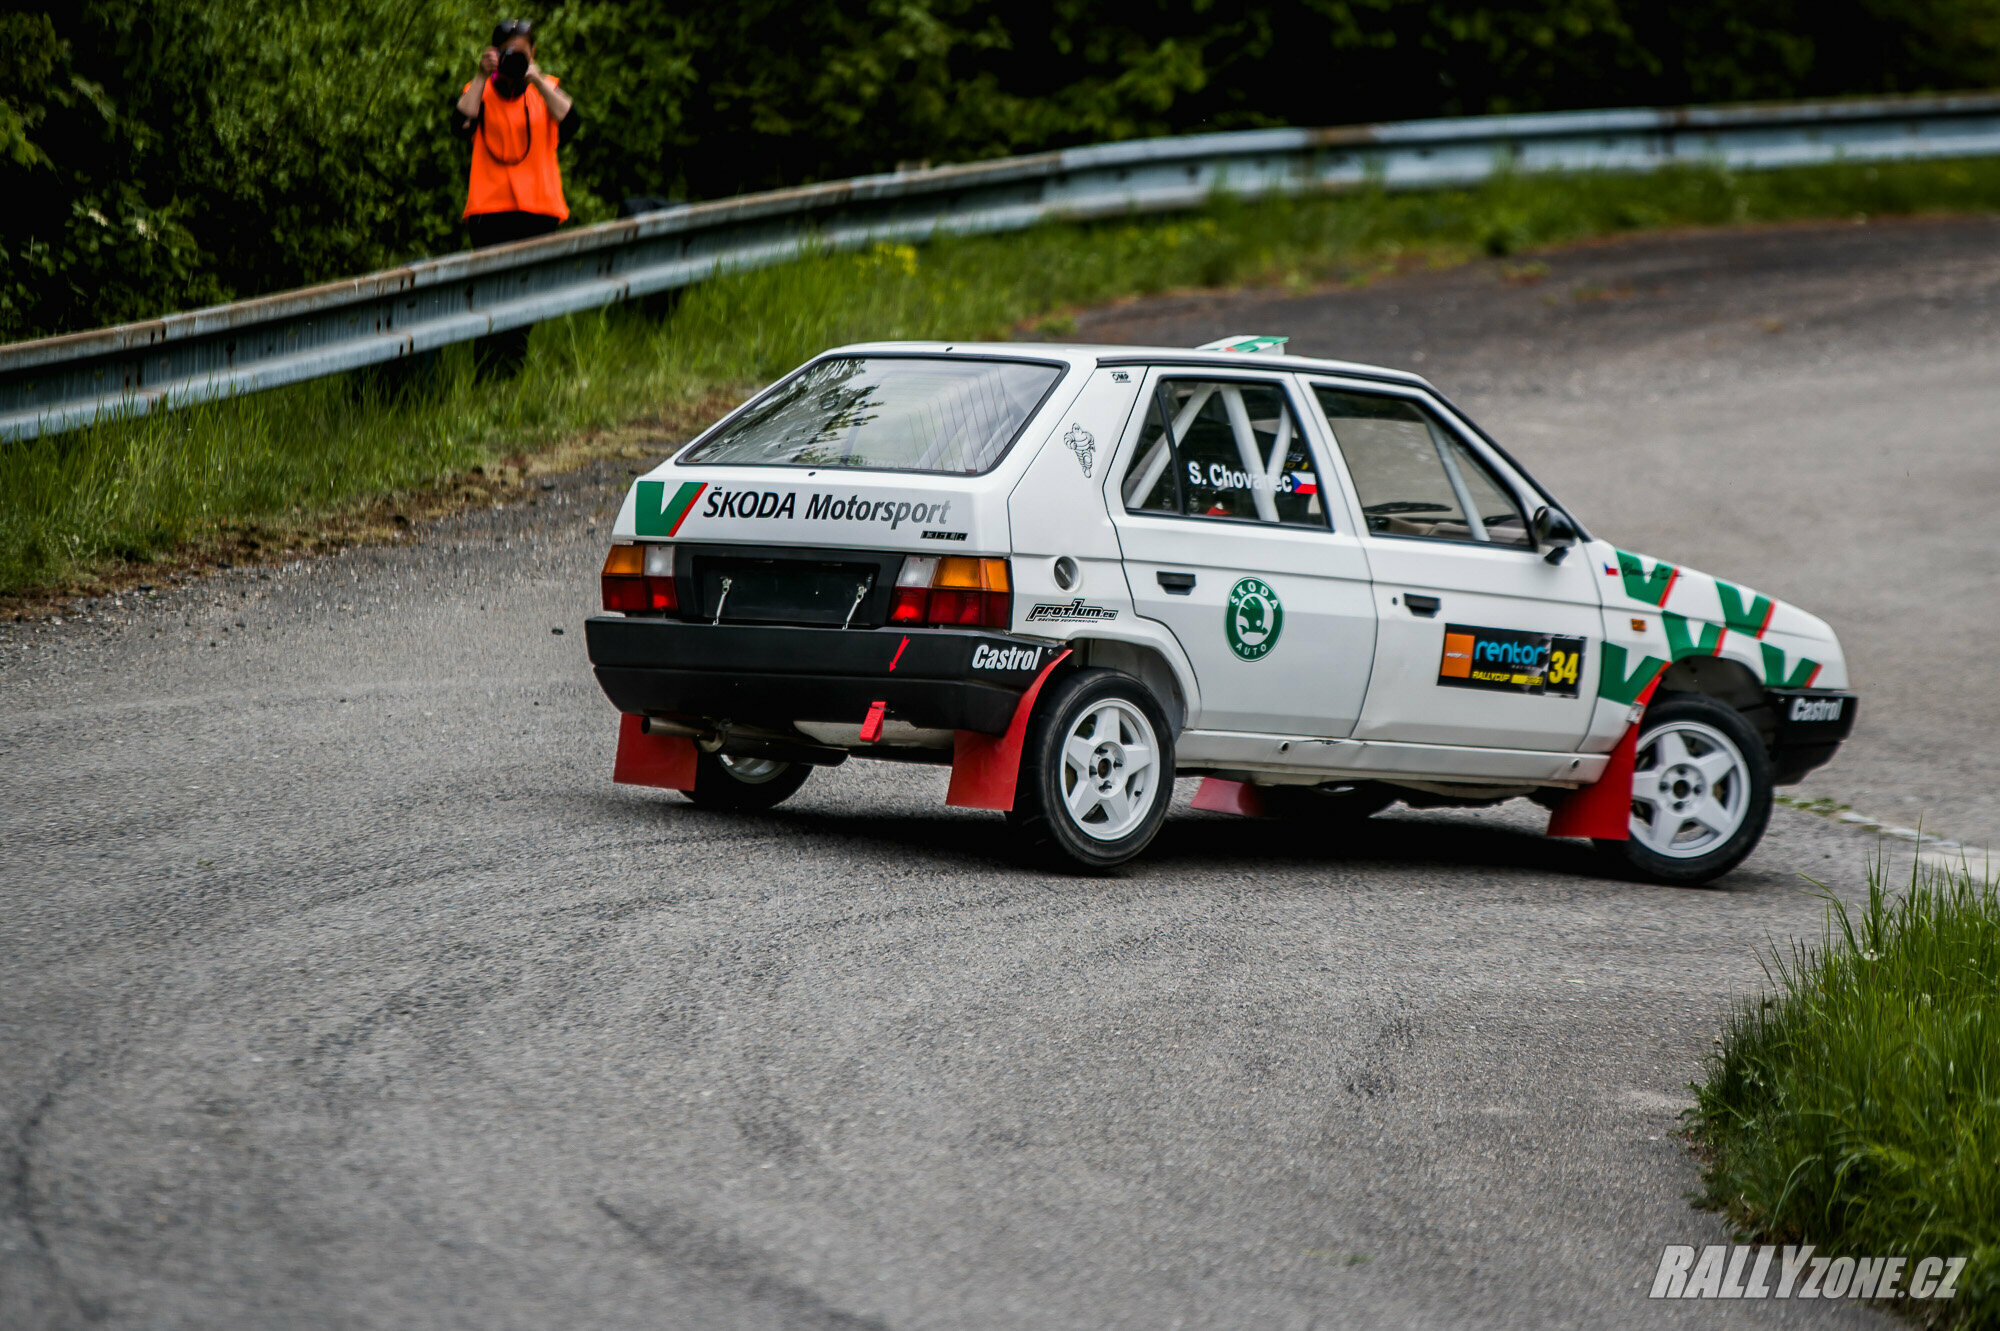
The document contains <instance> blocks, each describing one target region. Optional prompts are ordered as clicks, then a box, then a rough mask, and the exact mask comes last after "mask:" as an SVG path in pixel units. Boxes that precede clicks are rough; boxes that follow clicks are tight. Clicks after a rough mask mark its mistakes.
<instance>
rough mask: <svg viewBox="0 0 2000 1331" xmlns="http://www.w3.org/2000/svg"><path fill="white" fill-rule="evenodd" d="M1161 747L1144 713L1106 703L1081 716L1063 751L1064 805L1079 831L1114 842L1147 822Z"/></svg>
mask: <svg viewBox="0 0 2000 1331" xmlns="http://www.w3.org/2000/svg"><path fill="white" fill-rule="evenodd" d="M1159 759H1160V745H1159V741H1158V739H1157V738H1155V736H1154V734H1153V725H1152V722H1150V721H1148V720H1147V719H1146V715H1145V713H1144V712H1142V711H1140V710H1139V709H1138V708H1137V707H1136V706H1134V705H1133V704H1131V703H1129V702H1126V701H1125V700H1124V699H1122V698H1107V699H1105V700H1103V701H1102V702H1099V703H1098V704H1097V705H1096V706H1095V707H1092V708H1090V709H1089V710H1088V711H1086V712H1084V713H1083V714H1082V715H1081V716H1079V717H1078V718H1077V720H1076V724H1075V725H1074V726H1072V727H1071V728H1070V732H1069V735H1068V736H1067V737H1066V738H1065V739H1064V740H1063V747H1062V800H1063V807H1064V809H1065V810H1067V811H1068V813H1069V817H1070V821H1071V822H1073V823H1075V824H1076V827H1077V830H1078V831H1080V832H1082V833H1083V834H1084V835H1085V836H1087V837H1090V838H1091V839H1092V840H1094V841H1116V840H1118V839H1119V838H1120V837H1123V836H1126V835H1128V834H1129V833H1130V832H1131V831H1132V829H1134V828H1135V827H1137V826H1139V824H1140V823H1142V822H1144V821H1145V820H1146V816H1147V814H1149V813H1150V812H1151V811H1152V807H1153V791H1154V787H1155V785H1156V784H1157V783H1158V781H1159V780H1160V761H1159Z"/></svg>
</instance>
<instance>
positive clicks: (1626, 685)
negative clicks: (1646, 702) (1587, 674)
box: [1597, 642, 1667, 703]
mask: <svg viewBox="0 0 2000 1331" xmlns="http://www.w3.org/2000/svg"><path fill="white" fill-rule="evenodd" d="M1666 668H1667V663H1666V662H1665V661H1662V660H1661V659H1660V658H1659V657H1657V656H1642V657H1640V658H1639V665H1638V667H1637V668H1636V669H1635V670H1633V671H1632V673H1631V674H1629V675H1628V674H1626V673H1625V649H1624V648H1623V647H1620V646H1619V645H1618V644H1617V643H1615V642H1607V643H1605V644H1604V666H1603V668H1602V669H1600V670H1599V671H1598V674H1597V696H1598V697H1600V698H1609V699H1610V700H1611V701H1613V702H1618V703H1630V702H1637V701H1638V700H1639V695H1640V694H1642V693H1644V692H1645V691H1646V686H1647V685H1648V684H1651V683H1652V682H1653V678H1654V676H1656V675H1658V674H1659V673H1660V672H1661V671H1662V670H1665V669H1666Z"/></svg>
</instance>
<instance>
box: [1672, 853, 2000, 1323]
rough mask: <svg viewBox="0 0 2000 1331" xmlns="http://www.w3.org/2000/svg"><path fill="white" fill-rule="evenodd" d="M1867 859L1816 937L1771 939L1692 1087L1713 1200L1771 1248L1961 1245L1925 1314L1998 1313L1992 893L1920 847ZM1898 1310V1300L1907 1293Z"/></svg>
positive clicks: (1997, 1053) (1999, 1065)
mask: <svg viewBox="0 0 2000 1331" xmlns="http://www.w3.org/2000/svg"><path fill="white" fill-rule="evenodd" d="M1884 872H1885V870H1884V865H1883V863H1882V861H1881V860H1879V859H1878V860H1876V861H1875V862H1874V863H1873V864H1872V865H1871V866H1870V870H1869V882H1868V901H1867V904H1866V905H1865V906H1863V907H1862V908H1861V909H1860V911H1859V912H1858V914H1857V913H1855V912H1851V911H1850V910H1849V909H1848V908H1847V906H1846V905H1845V903H1842V902H1840V901H1838V900H1834V901H1832V903H1831V904H1830V905H1829V907H1828V911H1827V924H1826V929H1825V933H1824V936H1823V937H1822V939H1821V940H1820V943H1819V945H1818V946H1817V947H1807V946H1805V945H1804V944H1794V945H1793V946H1792V948H1791V949H1790V951H1789V953H1781V952H1778V951H1777V950H1776V949H1773V952H1772V954H1771V956H1770V958H1769V959H1768V961H1767V962H1766V970H1767V972H1768V975H1769V978H1770V986H1769V989H1770V992H1768V993H1767V994H1765V995H1764V996H1763V997H1761V998H1759V999H1758V1000H1756V1001H1755V1002H1753V1003H1750V1004H1746V1005H1745V1006H1744V1007H1743V1008H1742V1009H1741V1010H1739V1011H1738V1012H1737V1013H1736V1015H1735V1016H1734V1017H1733V1018H1732V1020H1731V1021H1730V1023H1729V1028H1728V1031H1727V1032H1726V1034H1725V1035H1724V1037H1723V1039H1722V1042H1721V1046H1720V1048H1719V1049H1718V1051H1717V1052H1716V1053H1714V1054H1713V1055H1711V1057H1710V1059H1709V1066H1708V1068H1707V1075H1706V1080H1705V1082H1704V1084H1702V1085H1700V1086H1698V1087H1697V1088H1696V1104H1695V1108H1694V1110H1693V1111H1692V1128H1693V1135H1694V1137H1695V1139H1696V1140H1697V1142H1699V1143H1700V1144H1701V1146H1702V1147H1703V1148H1704V1151H1705V1153H1706V1155H1707V1159H1708V1164H1707V1168H1706V1170H1705V1172H1704V1181H1705V1183H1706V1185H1707V1201H1708V1204H1710V1205H1712V1206H1714V1207H1716V1208H1717V1209H1720V1210H1722V1211H1724V1212H1726V1213H1727V1214H1728V1215H1729V1216H1730V1218H1731V1219H1732V1220H1734V1221H1735V1222H1736V1224H1737V1225H1738V1226H1739V1227H1740V1228H1741V1229H1743V1230H1744V1231H1745V1232H1746V1233H1748V1234H1750V1235H1754V1236H1756V1237H1757V1238H1759V1239H1762V1240H1764V1241H1768V1242H1777V1243H1790V1242H1809V1243H1814V1244H1817V1245H1819V1247H1820V1249H1821V1251H1823V1252H1826V1253H1829V1254H1852V1255H1880V1256H1895V1255H1899V1254H1902V1255H1907V1256H1909V1257H1910V1258H1911V1263H1910V1265H1911V1266H1914V1265H1915V1263H1916V1260H1917V1259H1919V1258H1922V1257H1926V1256H1938V1257H1954V1256H1959V1257H1966V1258H1968V1259H1969V1261H1968V1262H1967V1264H1966V1267H1965V1270H1964V1272H1963V1274H1962V1277H1961V1279H1960V1280H1959V1284H1958V1297H1957V1298H1956V1300H1954V1302H1953V1303H1952V1304H1951V1305H1949V1306H1938V1307H1933V1308H1931V1309H1929V1310H1928V1311H1929V1313H1930V1314H1931V1315H1932V1316H1934V1317H1943V1318H1946V1319H1948V1320H1953V1321H1957V1322H1960V1323H1962V1324H1967V1325H1993V1324H1994V1323H1995V1321H1996V1320H2000V891H1996V885H1995V883H1994V881H1993V880H1992V879H1991V878H1990V877H1989V876H1987V875H1985V874H1975V873H1974V872H1973V871H1972V869H1971V867H1970V866H1969V865H1968V864H1964V863H1961V864H1960V865H1959V866H1958V867H1956V868H1951V869H1946V868H1941V867H1938V866H1937V865H1935V864H1934V863H1928V862H1925V861H1923V860H1921V859H1919V860H1917V861H1915V862H1914V863H1913V866H1912V868H1911V873H1910V879H1909V882H1908V883H1907V885H1905V886H1904V887H1903V888H1902V890H1901V891H1897V892H1891V891H1890V890H1889V889H1888V886H1887V884H1886V883H1885V880H1884ZM1905 1306H1906V1307H1908V1306H1910V1305H1905Z"/></svg>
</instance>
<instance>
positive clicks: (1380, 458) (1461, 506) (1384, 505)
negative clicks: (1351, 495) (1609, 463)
mask: <svg viewBox="0 0 2000 1331" xmlns="http://www.w3.org/2000/svg"><path fill="white" fill-rule="evenodd" d="M1313 394H1314V396H1316V397H1317V398H1318V399H1319V405H1320V409H1321V410H1323V411H1324V412H1325V413H1326V421H1327V424H1328V425H1329V426H1330V427H1332V430H1333V437H1334V440H1335V442H1336V443H1337V444H1338V445H1339V447H1340V451H1341V454H1342V455H1343V456H1344V457H1345V458H1346V459H1347V471H1348V474H1349V475H1350V476H1351V477H1352V478H1353V480H1354V490H1355V494H1356V496H1357V497H1358V498H1359V499H1360V501H1361V512H1362V514H1363V515H1364V516H1365V517H1366V518H1367V520H1368V530H1369V531H1370V532H1372V533H1374V534H1375V535H1378V536H1415V537H1421V538H1425V539H1429V540H1434V541H1478V542H1482V543H1487V544H1492V545H1509V546H1519V547H1521V548H1523V549H1533V548H1534V538H1533V537H1532V536H1531V535H1530V534H1529V531H1528V524H1527V520H1526V519H1525V518H1524V517H1523V516H1522V514H1521V510H1520V507H1519V506H1518V505H1517V504H1515V502H1514V500H1513V499H1512V498H1511V497H1510V496H1509V495H1508V493H1507V488H1506V487H1505V486H1503V485H1502V484H1500V481H1499V478H1497V477H1496V476H1494V475H1493V473H1492V472H1491V471H1490V470H1489V469H1488V468H1487V466H1486V464H1485V463H1484V462H1482V461H1481V460H1480V459H1479V457H1478V456H1477V455H1476V454H1474V453H1473V452H1472V450H1471V449H1469V448H1467V447H1466V446H1465V444H1464V443H1462V442H1461V441H1460V440H1459V439H1458V438H1457V437H1456V436H1455V435H1453V434H1452V433H1451V432H1450V431H1449V430H1447V429H1445V428H1444V426H1443V425H1442V424H1440V423H1439V422H1438V421H1437V420H1436V418H1434V417H1433V416H1432V415H1431V414H1430V413H1429V412H1427V411H1425V410H1424V409H1423V408H1422V407H1420V406H1418V405H1417V404H1416V403H1414V402H1411V401H1409V400H1407V399H1405V398H1398V397H1384V396H1378V395H1377V394H1374V393H1356V392H1351V391H1349V390H1347V389H1344V388H1332V387H1327V386H1324V385H1315V386H1314V388H1313Z"/></svg>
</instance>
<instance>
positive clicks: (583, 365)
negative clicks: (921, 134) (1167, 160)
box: [0, 160, 2000, 597]
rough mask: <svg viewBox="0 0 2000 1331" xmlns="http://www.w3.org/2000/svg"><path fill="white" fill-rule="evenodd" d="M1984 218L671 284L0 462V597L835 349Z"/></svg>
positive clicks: (1207, 247)
mask: <svg viewBox="0 0 2000 1331" xmlns="http://www.w3.org/2000/svg"><path fill="white" fill-rule="evenodd" d="M1986 211H2000V161H1991V160H1978V161H1949V162H1913V163H1901V164H1896V165H1882V166H1861V165H1837V166H1825V167H1813V168H1804V169H1798V170H1789V171H1782V172H1766V173H1760V174H1752V175H1741V174H1736V173H1733V172H1730V171H1726V170H1723V169H1720V168H1717V167H1706V166H1694V167H1688V166H1676V167H1670V168H1668V169H1665V170H1662V171H1659V172H1657V173H1654V174H1650V175H1641V176H1627V175H1617V176H1592V175H1574V176H1502V177H1500V178H1498V179H1496V180H1493V181H1491V182H1489V183H1488V184H1486V185H1484V186H1482V187H1480V188H1477V189H1467V190H1439V191H1429V192H1422V193H1399V194H1389V193H1385V192H1383V191H1381V190H1378V189H1364V190H1358V191H1354V192H1351V193H1346V194H1341V195H1338V196H1333V197H1317V198H1312V199H1303V200H1272V201H1268V202H1261V203H1255V204H1249V203H1243V202H1240V201H1237V200H1233V199H1230V198H1218V199H1216V200H1214V201H1213V202H1212V203H1211V204H1210V205H1209V206H1208V207H1207V208H1205V209H1203V210H1200V211H1198V212H1195V213H1192V214H1184V215H1178V216H1170V217H1148V218H1132V219H1129V220H1120V221H1109V222H1099V223H1094V224H1090V225H1084V226H1069V225H1051V226H1046V227H1040V228H1037V229H1034V230H1031V231H1028V232H1023V233H1017V234H1013V235H1006V236H991V237H974V238H960V239H946V240H940V241H937V242H935V243H933V244H931V245H928V246H925V247H923V248H922V249H918V248H915V247H912V246H908V245H881V246H877V247H875V248H874V249H872V250H868V251H865V252H862V253H859V254H806V255H804V256H802V257H801V258H800V259H799V260H798V261H796V262H793V263H788V264H784V265H781V266H779V267H775V268H768V269H763V270H760V271H756V272H748V273H738V274H734V275H730V276H725V277H722V278H719V279H716V280H714V281H710V282H707V283H704V284H702V285H700V286H697V287H694V288H691V289H690V290H688V291H687V292H686V293H685V294H684V295H683V297H682V298H681V299H680V300H679V301H678V302H677V303H674V304H673V305H672V307H671V309H670V310H668V311H667V312H666V313H664V314H655V313H649V311H648V309H647V308H646V306H645V303H643V302H642V303H641V304H640V306H638V307H622V308H616V309H612V310H607V311H603V312H599V313H593V314H584V315H576V316H572V317H570V318H566V319H558V320H554V321H552V322H550V323H547V324H543V325H541V326H539V327H538V328H537V329H536V330H535V332H534V336H533V339H532V342H531V347H530V352H529V357H528V362H527V365H526V368H525V370H524V372H523V373H522V375H521V376H520V377H519V378H517V379H515V380H513V381H510V382H507V383H503V384H492V383H483V382H480V381H479V380H477V379H476V378H475V377H474V375H473V373H472V368H471V358H470V355H469V352H468V351H467V349H466V348H463V347H456V348H451V349H449V350H448V351H447V352H446V353H445V354H444V355H443V356H441V357H439V358H436V359H435V360H433V361H430V362H426V363H423V364H420V365H418V366H415V367H407V368H406V369H404V370H402V371H382V370H376V371H363V372H359V373H356V374H351V375H346V376H343V377H340V378H335V379H328V380H321V381H317V382H313V383H307V384H299V385H295V386H293V387H290V388H285V389H279V390H275V391H273V392H268V393H260V394H254V395H252V396H249V397H244V398H238V399H235V400H232V401H228V402H220V403H210V404H207V405H203V406H199V407H193V408H189V409H187V410H184V411H179V412H172V413H165V414H161V415H156V416H150V417H142V418H139V419H135V420H125V421H115V422H109V423H105V424H100V425H97V426H94V427H92V428H89V429H84V430H77V431H72V432H70V433H67V434H64V435H60V436H55V437H51V438H45V439H39V440H32V441H27V442H23V443H17V444H6V445H0V597H7V596H11V597H21V596H23V595H26V594H29V593H34V592H37V591H46V590H49V589H63V588H67V589H84V588H87V587H89V586H90V584H91V582H92V580H93V579H94V578H96V577H98V576H99V575H102V574H107V573H114V572H115V571H116V570H117V569H118V567H119V566H120V565H122V564H130V563H134V562H140V563H143V562H144V561H147V560H152V559H158V558H162V557H166V556H170V555H176V554H185V553H186V552H188V551H189V550H190V549H196V550H199V549H204V548H207V549H214V548H232V547H231V542H232V541H234V540H236V536H235V533H238V532H239V531H240V530H241V529H242V528H244V527H246V526H248V527H256V528H259V529H260V530H262V531H263V532H264V536H265V538H266V543H267V544H268V543H269V542H271V541H277V542H279V543H283V542H287V541H298V542H303V541H305V540H306V534H307V533H309V531H310V529H312V528H313V527H314V526H315V525H316V524H318V525H322V526H323V525H325V524H328V523H332V524H334V525H336V526H337V525H339V524H340V523H341V522H342V521H344V520H347V519H348V518H351V516H352V514H354V513H355V512H357V511H360V510H364V509H367V508H369V507H370V506H375V505H380V504H381V503H383V502H385V501H386V502H391V503H393V502H394V500H395V499H396V497H397V496H405V495H423V494H430V495H436V494H438V493H442V492H448V491H450V490H451V489H452V488H453V487H454V486H456V485H458V484H459V483H460V482H461V481H463V480H464V479H465V478H468V477H470V476H471V475H472V469H473V468H474V467H488V466H491V465H492V464H495V463H496V462H498V461H500V460H502V459H512V460H514V461H515V463H516V465H519V464H520V463H522V462H524V461H526V460H528V459H530V458H533V457H535V456H537V455H541V454H545V453H546V452H547V451H548V450H551V449H555V448H560V449H561V451H562V452H563V454H564V455H565V456H567V457H569V458H577V457H580V456H583V455H586V454H587V453H588V452H589V445H590V443H591V441H592V440H605V439H611V440H623V441H626V443H629V441H630V440H631V439H632V438H633V437H634V435H635V433H636V434H637V435H641V436H643V435H645V434H647V433H648V432H651V433H652V434H653V435H654V436H656V437H683V436H684V435H685V433H686V432H687V431H688V430H691V429H693V428H696V427H698V426H699V425H701V424H703V423H705V422H706V421H707V420H710V419H713V418H714V416H715V414H717V413H718V412H719V411H720V410H722V409H723V408H724V407H725V406H726V405H727V404H728V403H729V402H731V401H735V400H740V398H741V397H742V396H743V395H744V394H745V393H748V392H749V391H751V390H752V389H753V388H754V387H755V386H756V385H758V384H761V383H765V382H768V381H769V380H770V379H772V378H773V377H775V376H777V375H779V374H781V373H783V372H784V371H786V370H788V369H790V368H791V367H792V366H794V365H796V364H797V363H798V362H800V361H802V360H804V359H805V358H806V357H808V356H810V355H812V354H814V353H816V352H818V351H820V350H822V349H824V348H826V347H828V346H833V345H836V344H839V343H842V342H850V341H860V340H868V339H877V338H933V337H935V338H950V339H958V340H971V339H975V338H991V337H1005V336H1009V335H1013V336H1041V337H1046V338H1060V337H1066V336H1069V335H1070V333H1071V332H1072V330H1074V328H1075V327H1076V320H1075V311H1076V310H1077V309H1078V308H1081V307H1084V306H1089V305H1098V304H1103V303H1106V302H1109V301H1114V300H1118V299H1122V298H1126V297H1131V296H1139V295H1146V294H1151V293H1155V292H1160V291H1167V290H1177V289H1186V288H1197V287H1227V286H1235V285H1241V284H1246V283H1264V284H1268V285H1270V286H1271V287H1272V288H1274V289H1276V290H1281V291H1293V292H1296V291H1303V290H1308V289H1311V288H1312V287H1314V286H1318V285H1323V284H1328V283H1357V282H1367V281H1372V280H1374V279H1375V278H1377V277H1379V276H1382V275H1385V274H1390V273H1394V272H1398V271H1401V270H1403V269H1405V268H1409V267H1413V266H1421V265H1445V264H1451V263H1458V262H1463V261H1465V260H1467V259H1471V258H1474V257H1477V256H1480V255H1502V256H1510V255H1514V254H1517V253H1519V252H1520V251H1522V250H1525V249H1533V248H1536V247H1541V246H1547V245H1552V244H1560V243H1562V242H1565V241H1574V240H1580V239H1584V238H1586V237H1591V236H1602V235H1607V234H1612V233H1617V232H1624V231H1633V230H1639V229H1643V228H1650V227H1663V226H1714V225H1728V224H1738V223H1744V222H1760V221H1765V222H1768V221H1784V220H1791V219H1800V218H1827V217H1854V216H1872V215H1888V214H1907V213H1916V212H1986ZM1546 272H1547V269H1546V267H1545V266H1544V265H1540V264H1537V263H1534V262H1532V261H1529V262H1511V261H1510V262H1509V263H1507V264H1504V265H1502V266H1500V269H1499V275H1500V280H1503V281H1506V282H1510V283H1516V284H1532V283H1533V282H1536V281H1539V280H1540V279H1541V277H1542V276H1543V275H1545V274H1546ZM1573 294H1575V298H1576V299H1589V298H1608V295H1607V293H1573ZM1609 294H1611V295H1615V294H1616V293H1609ZM1227 331H1232V330H1227V329H1219V330H1218V332H1227ZM1277 331H1283V330H1277ZM655 451H656V452H663V451H664V447H663V446H662V447H658V448H656V450H655ZM475 488H477V487H475Z"/></svg>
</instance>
